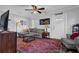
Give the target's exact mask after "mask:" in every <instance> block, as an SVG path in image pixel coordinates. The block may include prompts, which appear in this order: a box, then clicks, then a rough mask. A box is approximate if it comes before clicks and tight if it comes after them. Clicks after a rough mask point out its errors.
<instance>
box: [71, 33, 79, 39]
mask: <svg viewBox="0 0 79 59" xmlns="http://www.w3.org/2000/svg"><path fill="white" fill-rule="evenodd" d="M78 36H79V33H78V32H74V33H73V34H72V35H71V36H70V38H71V39H72V40H75V38H76V37H78Z"/></svg>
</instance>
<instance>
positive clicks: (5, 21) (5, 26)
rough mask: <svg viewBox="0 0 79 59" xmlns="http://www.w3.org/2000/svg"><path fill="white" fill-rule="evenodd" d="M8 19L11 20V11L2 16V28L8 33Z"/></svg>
mask: <svg viewBox="0 0 79 59" xmlns="http://www.w3.org/2000/svg"><path fill="white" fill-rule="evenodd" d="M8 18H9V10H8V11H6V12H5V13H4V14H2V15H1V19H0V27H2V28H3V31H7V30H8Z"/></svg>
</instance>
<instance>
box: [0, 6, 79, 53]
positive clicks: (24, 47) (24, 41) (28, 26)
mask: <svg viewBox="0 0 79 59" xmlns="http://www.w3.org/2000/svg"><path fill="white" fill-rule="evenodd" d="M7 10H9V19H8V29H7V31H10V32H17V37H16V41H15V44H17V47H16V48H17V49H15V50H17V52H19V53H20V52H24V53H25V52H26V53H46V52H47V53H53V52H55V53H56V52H58V53H63V52H79V51H78V50H79V48H77V47H76V46H77V45H78V47H79V44H75V43H74V41H73V42H71V41H70V40H69V41H68V40H67V39H69V38H70V36H72V34H73V32H78V33H79V6H78V5H37V6H36V5H0V15H1V16H2V15H3V13H5V12H6V11H7ZM1 19H2V17H1ZM77 25H78V26H77ZM75 27H78V29H77V30H76V29H75ZM1 31H2V32H4V31H3V30H2V29H1ZM11 35H12V36H13V34H11ZM73 35H74V34H73ZM75 35H76V34H75ZM78 36H79V34H77V37H78ZM77 37H76V38H77ZM65 39H66V40H65ZM78 39H79V37H78ZM6 41H7V40H6ZM65 41H68V43H69V44H70V45H71V46H75V45H76V46H75V49H74V48H73V47H70V45H68V46H67V45H66V46H65V43H64V42H65ZM47 42H48V43H47ZM78 42H79V41H78ZM52 43H53V44H52ZM68 43H67V44H68ZM72 43H73V44H72ZM44 46H45V47H44ZM62 46H63V47H62ZM51 47H53V48H51ZM70 48H72V49H70ZM7 49H8V48H7ZM5 50H6V49H5ZM66 50H67V51H66ZM3 51H4V50H3ZM4 52H6V51H4ZM8 52H12V51H8Z"/></svg>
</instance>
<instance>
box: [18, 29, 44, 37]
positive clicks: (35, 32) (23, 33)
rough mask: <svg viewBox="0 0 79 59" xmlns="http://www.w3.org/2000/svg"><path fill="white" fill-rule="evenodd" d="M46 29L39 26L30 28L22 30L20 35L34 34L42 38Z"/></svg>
mask: <svg viewBox="0 0 79 59" xmlns="http://www.w3.org/2000/svg"><path fill="white" fill-rule="evenodd" d="M44 31H45V30H44V29H38V28H29V30H28V31H26V30H25V31H22V32H20V33H18V36H19V37H21V36H28V35H29V36H30V35H31V36H34V37H37V38H42V33H43V32H44Z"/></svg>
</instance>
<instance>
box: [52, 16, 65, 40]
mask: <svg viewBox="0 0 79 59" xmlns="http://www.w3.org/2000/svg"><path fill="white" fill-rule="evenodd" d="M52 22H53V26H52V27H53V34H52V36H53V38H57V39H61V38H63V37H64V36H65V28H64V27H65V26H64V16H63V15H59V16H55V17H54V21H52Z"/></svg>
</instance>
